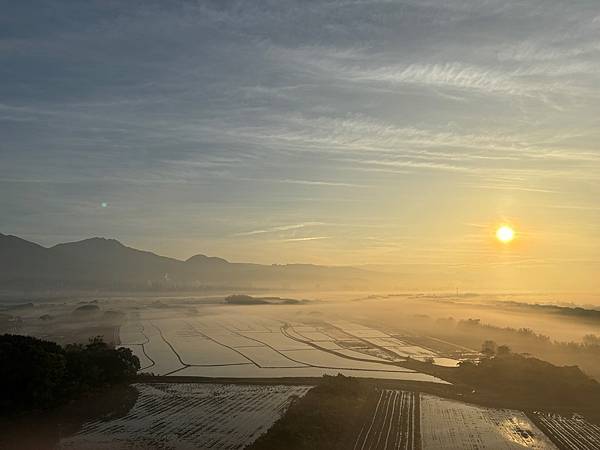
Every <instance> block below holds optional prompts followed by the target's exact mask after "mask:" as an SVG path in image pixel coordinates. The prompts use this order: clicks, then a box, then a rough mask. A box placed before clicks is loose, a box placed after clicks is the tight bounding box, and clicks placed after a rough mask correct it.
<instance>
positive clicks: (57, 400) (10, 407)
mask: <svg viewBox="0 0 600 450" xmlns="http://www.w3.org/2000/svg"><path fill="white" fill-rule="evenodd" d="M139 368H140V362H139V359H138V358H137V357H136V356H135V355H133V353H132V352H131V350H129V349H125V348H119V349H115V348H112V347H110V346H109V345H108V344H106V343H105V342H103V341H102V339H101V338H99V337H98V338H94V339H92V340H91V341H90V342H89V344H87V345H68V346H66V347H65V348H63V347H61V346H59V345H57V344H55V343H53V342H49V341H44V340H41V339H37V338H34V337H30V336H19V335H11V334H5V335H2V336H0V385H1V386H2V387H3V395H1V396H0V414H12V413H18V412H21V411H27V410H31V409H46V408H50V407H53V406H56V405H59V404H61V403H63V402H64V401H66V400H68V399H70V398H73V397H75V396H77V395H79V394H82V393H84V392H86V391H89V390H91V389H94V388H98V387H102V386H106V385H113V384H117V383H120V382H123V381H126V380H128V379H130V378H131V377H133V376H135V374H136V373H137V371H138V370H139Z"/></svg>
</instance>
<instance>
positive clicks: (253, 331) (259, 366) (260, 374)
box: [120, 316, 445, 383]
mask: <svg viewBox="0 0 600 450" xmlns="http://www.w3.org/2000/svg"><path fill="white" fill-rule="evenodd" d="M382 340H383V341H382ZM120 341H121V345H122V346H124V347H128V348H130V349H131V350H132V351H133V352H134V354H135V355H137V356H138V358H139V359H140V362H141V366H142V368H141V371H143V372H151V373H154V374H156V375H166V376H199V377H242V378H243V377H246V378H255V377H256V378H265V377H267V378H271V377H320V376H322V375H324V374H328V375H336V374H338V373H342V374H344V375H348V376H355V377H369V378H387V379H397V380H413V381H429V382H436V383H445V382H444V381H442V380H440V379H438V378H436V377H433V376H431V375H427V374H423V373H417V372H415V371H413V370H411V369H407V368H405V367H402V366H401V362H402V361H405V358H404V357H401V356H399V353H400V350H399V348H400V347H402V348H404V351H403V355H408V356H411V355H412V356H415V357H418V356H420V355H425V354H427V355H428V356H429V355H435V353H433V352H431V351H430V350H427V349H423V348H420V347H417V346H408V345H403V346H401V345H400V341H397V340H396V339H394V338H392V337H391V336H389V335H387V334H385V333H383V332H381V331H378V330H374V329H371V328H367V327H363V326H359V325H355V324H351V323H347V322H343V323H325V322H323V323H322V324H319V325H318V326H315V325H308V324H304V323H300V322H291V323H290V322H285V321H278V320H274V319H268V318H264V317H248V316H245V317H243V318H241V317H240V316H235V317H234V316H214V317H210V318H206V317H202V318H198V317H189V318H156V317H154V318H144V317H142V318H138V319H136V320H131V321H129V322H128V323H127V324H126V325H124V326H122V327H121V330H120ZM382 344H385V345H388V344H389V345H391V346H392V347H394V346H395V347H397V348H396V349H395V351H394V350H390V348H391V347H385V346H384V345H382ZM411 352H412V353H411Z"/></svg>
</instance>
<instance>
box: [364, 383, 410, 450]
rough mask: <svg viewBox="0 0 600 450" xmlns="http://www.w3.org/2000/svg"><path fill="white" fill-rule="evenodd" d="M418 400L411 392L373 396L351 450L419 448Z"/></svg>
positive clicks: (387, 390)
mask: <svg viewBox="0 0 600 450" xmlns="http://www.w3.org/2000/svg"><path fill="white" fill-rule="evenodd" d="M418 400H419V396H418V394H415V393H413V392H403V391H398V390H391V389H382V390H380V391H375V392H373V393H372V395H371V396H370V398H369V400H368V401H367V405H366V408H365V409H366V414H365V416H364V417H365V419H366V420H365V421H364V423H363V424H362V426H361V428H360V431H359V433H358V435H357V437H356V440H355V441H354V446H353V449H354V450H364V449H382V450H388V449H390V450H391V449H403V450H410V449H414V448H418V441H419V440H420V439H419V429H418V425H419V424H418ZM415 417H417V420H415Z"/></svg>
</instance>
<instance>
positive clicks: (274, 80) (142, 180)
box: [0, 0, 600, 301]
mask: <svg viewBox="0 0 600 450" xmlns="http://www.w3.org/2000/svg"><path fill="white" fill-rule="evenodd" d="M2 10H3V14H2V17H1V18H0V29H1V30H2V32H1V34H0V39H1V40H0V67H1V70H0V99H1V100H0V134H1V135H2V139H1V142H0V210H1V211H2V212H1V214H0V231H1V232H2V233H6V234H15V235H18V236H21V237H23V238H25V239H28V240H31V241H35V242H40V243H42V244H44V245H54V244H56V243H59V242H65V241H70V240H77V239H83V238H87V237H91V236H106V237H110V238H116V239H119V240H120V241H122V242H124V243H126V244H127V245H130V246H132V247H136V248H142V249H150V250H152V251H155V252H157V253H159V254H163V255H166V256H172V257H177V258H188V257H189V256H192V255H193V254H197V253H204V254H209V255H215V256H220V257H224V258H227V259H229V260H233V261H245V262H259V263H264V264H271V263H291V262H302V263H316V264H324V265H351V266H363V265H371V267H372V268H374V267H376V268H377V269H379V270H384V271H387V272H393V273H398V274H401V275H402V277H403V278H402V280H403V283H404V284H405V286H406V287H407V288H410V289H425V290H427V289H450V290H452V291H453V290H454V289H455V288H457V287H458V288H459V289H460V290H461V291H465V290H482V289H488V290H527V291H564V292H575V291H577V292H587V293H589V295H590V296H591V298H592V299H597V298H598V297H597V295H596V294H597V293H598V292H599V290H600V284H599V283H600V281H599V278H598V276H597V273H598V271H599V269H600V259H599V258H598V255H599V254H600V237H599V234H598V230H599V228H598V223H599V220H600V208H599V207H598V202H597V199H598V198H599V197H600V153H599V150H598V148H597V145H598V142H599V138H600V131H599V130H600V126H599V125H600V123H599V117H600V99H599V98H598V97H599V95H598V86H600V75H599V74H600V70H599V69H600V47H599V45H598V42H599V40H600V12H599V10H598V4H597V1H596V0H578V1H575V2H564V1H558V0H531V1H528V2H522V1H516V0H489V1H475V0H449V1H442V0H437V1H435V0H420V1H398V2H389V1H361V2H356V1H342V0H335V1H315V2H310V3H307V2H295V1H290V0H278V1H273V2H235V1H223V0H218V1H214V2H211V1H202V2H178V3H176V4H170V5H165V4H164V3H160V2H147V1H144V2H105V1H96V2H85V4H79V3H72V2H39V3H36V4H35V7H33V8H32V7H31V5H28V2H2ZM502 224H510V225H511V226H513V227H514V228H515V230H516V232H517V239H516V240H515V241H514V242H512V243H511V244H509V245H502V244H500V243H498V242H497V240H496V239H495V238H494V234H495V231H496V228H497V227H498V226H500V225H502ZM593 301H596V300H593Z"/></svg>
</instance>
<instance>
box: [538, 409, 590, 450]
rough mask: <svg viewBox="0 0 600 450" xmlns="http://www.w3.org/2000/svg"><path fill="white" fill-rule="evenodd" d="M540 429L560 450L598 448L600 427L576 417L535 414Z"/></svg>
mask: <svg viewBox="0 0 600 450" xmlns="http://www.w3.org/2000/svg"><path fill="white" fill-rule="evenodd" d="M535 417H536V418H537V420H538V423H539V424H540V427H541V428H543V429H544V431H545V432H546V433H547V434H548V436H551V437H552V438H553V439H554V441H555V442H557V443H560V446H561V448H564V449H568V450H587V449H590V448H593V449H596V448H600V426H598V425H594V424H592V423H590V422H588V421H587V420H585V419H584V418H583V417H579V416H577V415H575V416H572V417H564V416H560V415H558V414H551V413H542V412H536V413H535Z"/></svg>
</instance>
